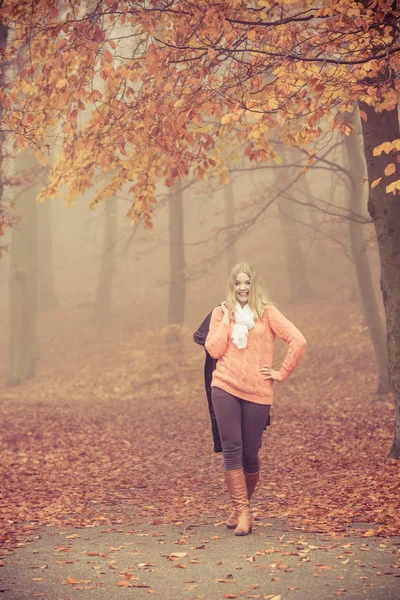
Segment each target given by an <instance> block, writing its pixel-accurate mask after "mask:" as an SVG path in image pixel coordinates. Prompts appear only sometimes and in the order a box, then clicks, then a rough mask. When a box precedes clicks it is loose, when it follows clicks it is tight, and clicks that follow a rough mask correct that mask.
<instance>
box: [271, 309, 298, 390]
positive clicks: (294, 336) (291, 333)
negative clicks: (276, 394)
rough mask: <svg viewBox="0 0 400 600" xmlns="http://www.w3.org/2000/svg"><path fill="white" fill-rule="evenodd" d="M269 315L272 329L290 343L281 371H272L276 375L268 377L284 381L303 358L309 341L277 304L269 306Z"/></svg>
mask: <svg viewBox="0 0 400 600" xmlns="http://www.w3.org/2000/svg"><path fill="white" fill-rule="evenodd" d="M267 316H268V322H269V324H270V327H271V329H272V331H273V332H274V333H275V334H276V335H278V336H279V337H280V338H282V339H283V340H285V342H286V343H287V344H288V345H289V348H288V351H287V354H286V356H285V360H284V361H283V363H282V366H281V368H280V369H279V371H274V372H272V374H273V375H274V376H273V377H268V379H276V380H277V381H284V379H286V377H288V376H289V375H290V373H291V372H292V371H294V369H295V368H296V366H297V365H298V363H299V362H300V360H301V359H302V357H303V354H304V351H305V349H306V346H307V342H306V339H305V337H304V335H303V334H302V333H301V331H299V330H298V329H297V327H295V326H294V325H293V323H291V322H290V321H289V319H287V318H286V317H284V316H283V314H282V313H281V312H280V311H279V310H278V309H277V308H276V307H275V306H273V305H271V306H269V307H268V308H267ZM270 371H271V369H270Z"/></svg>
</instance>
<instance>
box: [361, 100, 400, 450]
mask: <svg viewBox="0 0 400 600" xmlns="http://www.w3.org/2000/svg"><path fill="white" fill-rule="evenodd" d="M360 107H361V110H363V111H364V112H365V115H366V119H365V120H363V121H362V130H363V139H364V151H365V157H366V162H367V171H368V179H369V181H371V182H373V181H376V180H377V179H379V178H380V177H381V176H382V172H384V171H385V170H386V171H387V172H390V169H389V170H388V166H389V165H390V164H393V163H392V162H391V159H390V158H389V155H387V154H381V155H376V153H374V148H376V147H378V146H380V145H381V144H382V143H387V142H388V141H392V140H396V139H399V138H400V128H399V116H398V108H397V106H396V107H395V108H393V109H392V110H385V111H382V112H377V111H376V110H375V108H374V107H372V106H368V105H366V104H365V103H362V104H361V105H360ZM397 171H398V166H397V167H395V169H394V171H393V172H392V175H391V176H389V178H390V179H392V181H393V182H395V181H396V175H397V174H398V173H397ZM389 185H390V184H389ZM368 210H369V214H370V215H371V218H372V219H373V222H374V225H375V231H376V239H377V241H378V247H379V255H380V264H381V279H380V282H381V290H382V298H383V304H384V307H385V313H386V334H387V349H388V364H389V375H390V380H391V383H392V386H393V392H394V397H395V408H396V426H395V434H394V439H393V444H392V448H391V450H390V454H389V456H390V457H394V458H400V276H399V274H400V203H399V198H398V197H396V196H394V195H393V194H392V193H388V192H387V191H382V190H379V191H378V186H376V187H373V186H372V185H370V187H369V199H368Z"/></svg>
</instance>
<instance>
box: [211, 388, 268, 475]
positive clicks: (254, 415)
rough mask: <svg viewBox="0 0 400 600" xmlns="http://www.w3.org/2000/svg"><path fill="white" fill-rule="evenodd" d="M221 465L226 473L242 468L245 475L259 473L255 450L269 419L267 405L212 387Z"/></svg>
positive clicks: (257, 449)
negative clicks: (221, 456)
mask: <svg viewBox="0 0 400 600" xmlns="http://www.w3.org/2000/svg"><path fill="white" fill-rule="evenodd" d="M211 399H212V404H213V407H214V412H215V416H216V419H217V425H218V430H219V435H220V438H221V445H222V452H223V455H224V464H225V469H226V470H227V471H229V470H231V469H239V468H240V467H243V469H244V471H245V472H246V473H257V472H258V471H259V470H260V463H259V460H258V451H259V449H260V445H261V438H262V434H263V431H264V428H265V425H266V423H267V419H268V417H269V411H270V408H271V405H270V404H256V403H255V402H249V401H248V400H243V399H242V398H238V397H237V396H232V394H228V392H225V391H224V390H221V389H220V388H217V387H212V388H211Z"/></svg>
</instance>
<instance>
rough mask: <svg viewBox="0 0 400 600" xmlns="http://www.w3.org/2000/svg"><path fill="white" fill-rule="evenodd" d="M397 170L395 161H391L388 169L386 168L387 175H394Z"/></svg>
mask: <svg viewBox="0 0 400 600" xmlns="http://www.w3.org/2000/svg"><path fill="white" fill-rule="evenodd" d="M395 171H396V165H395V164H394V163H390V164H389V165H387V167H386V169H385V175H393V173H394V172H395Z"/></svg>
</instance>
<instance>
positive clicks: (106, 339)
mask: <svg viewBox="0 0 400 600" xmlns="http://www.w3.org/2000/svg"><path fill="white" fill-rule="evenodd" d="M285 312H286V314H288V316H289V317H291V318H292V319H293V320H294V321H295V323H296V324H297V325H298V326H299V327H300V328H301V329H302V331H303V332H304V333H305V335H306V338H307V340H308V348H307V352H306V356H305V358H304V360H303V362H302V363H301V365H300V366H299V368H298V370H297V371H296V372H295V373H294V374H293V375H292V376H291V377H290V378H289V379H288V380H286V382H285V383H283V384H276V385H275V402H274V405H273V411H272V426H271V427H269V428H268V430H267V431H266V432H265V434H264V438H263V446H262V449H261V461H262V478H261V481H260V485H259V487H258V488H257V492H256V497H255V499H256V503H255V509H254V510H255V516H256V517H258V518H260V519H261V520H262V519H263V518H267V517H271V518H272V517H276V518H281V519H284V520H285V521H286V523H287V524H288V525H289V526H290V527H291V528H293V529H295V530H302V531H304V532H324V533H328V534H330V535H332V536H333V537H340V536H343V535H344V534H345V533H346V532H349V531H350V530H354V531H353V533H355V534H357V535H360V536H373V535H379V536H380V535H382V536H390V535H395V534H399V533H400V510H399V508H400V495H399V488H400V486H399V483H400V466H399V465H400V463H399V462H398V461H395V460H389V461H388V460H386V457H387V455H388V452H389V449H390V445H391V441H392V435H393V427H394V410H393V405H392V399H391V397H390V396H375V395H374V389H375V387H376V374H375V367H374V362H373V352H372V350H371V345H370V341H369V338H368V334H367V333H366V330H365V327H364V326H363V325H362V322H361V318H360V316H359V314H358V312H357V310H356V309H354V311H353V312H352V311H351V310H348V309H346V310H343V307H334V306H324V307H321V306H318V305H304V306H301V307H287V309H286V310H285ZM54 314H55V317H54V318H55V319H56V318H57V315H56V313H54ZM43 318H44V317H43ZM200 320H201V318H200V319H199V321H200ZM65 327H66V328H67V326H65ZM48 331H49V332H48V333H47V334H46V335H43V336H42V337H41V343H40V346H39V353H40V359H39V363H38V372H37V377H36V378H35V379H33V380H30V381H28V382H26V383H25V384H23V385H22V386H19V387H15V388H6V387H5V386H4V387H3V389H2V391H1V403H0V411H1V425H0V427H1V432H0V433H1V438H0V439H1V442H0V443H1V445H0V458H1V461H0V470H1V475H0V476H1V482H2V486H1V490H0V518H1V523H0V531H1V541H2V543H3V547H4V548H5V549H6V550H7V548H12V547H13V545H14V544H15V542H16V541H17V540H18V539H22V538H24V537H26V536H27V535H29V534H30V533H32V532H33V531H34V529H35V527H37V526H38V525H41V524H54V525H70V526H82V525H83V526H85V525H93V524H103V523H104V524H110V523H113V524H115V523H118V524H126V525H132V524H133V525H135V524H138V523H140V522H147V523H150V524H154V525H157V524H164V523H174V524H179V523H181V522H182V523H187V522H191V523H213V524H218V523H220V524H221V526H223V520H224V518H225V515H226V513H227V511H228V510H229V502H228V497H227V494H226V490H225V485H224V478H223V465H222V456H221V455H216V454H214V452H213V445H212V437H211V430H210V422H209V417H208V411H207V405H206V399H205V394H204V388H203V380H202V372H203V361H204V352H203V350H202V348H201V347H200V346H197V345H196V344H194V343H193V342H192V339H191V332H189V331H187V332H186V333H184V334H183V340H182V344H181V346H180V347H179V348H178V349H177V350H174V349H171V348H167V347H166V345H165V342H164V336H163V335H161V334H160V333H156V332H151V331H150V332H144V331H137V332H136V333H135V334H134V333H133V332H132V331H130V330H129V328H126V327H125V328H124V326H123V324H121V326H120V328H119V331H118V335H117V336H115V335H114V337H113V338H112V341H111V337H110V332H109V331H108V330H107V329H104V330H103V332H102V334H101V335H97V334H96V335H95V334H94V331H93V329H92V326H91V325H87V326H81V327H80V331H79V334H71V333H70V334H69V335H68V334H67V331H66V330H65V331H63V329H62V325H60V324H59V323H58V324H57V325H54V327H53V332H51V330H48ZM283 350H284V348H283V347H282V346H279V348H278V352H277V360H276V363H277V364H279V356H281V355H282V352H283ZM2 375H3V381H4V376H5V366H4V365H3V371H2ZM278 386H279V387H278ZM358 522H364V523H369V525H368V527H363V528H362V529H360V528H358V527H357V523H358ZM217 529H218V527H217Z"/></svg>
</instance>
